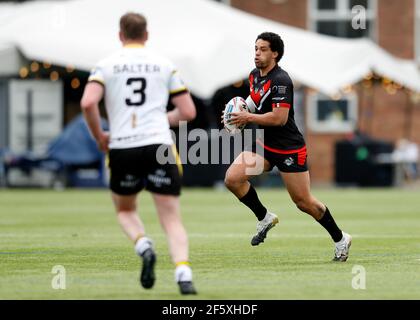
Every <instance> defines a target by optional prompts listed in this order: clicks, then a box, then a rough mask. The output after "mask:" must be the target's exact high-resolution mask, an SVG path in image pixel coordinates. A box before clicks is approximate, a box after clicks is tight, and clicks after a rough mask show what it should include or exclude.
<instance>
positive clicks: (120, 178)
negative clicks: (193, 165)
mask: <svg viewBox="0 0 420 320" xmlns="http://www.w3.org/2000/svg"><path fill="white" fill-rule="evenodd" d="M160 146H162V147H164V148H165V150H166V153H165V154H166V158H167V159H168V160H169V161H168V163H165V164H160V163H159V162H158V160H157V157H156V153H157V150H158V148H159V147H160ZM109 168H110V171H111V182H110V189H111V190H112V191H113V192H115V193H116V194H119V195H132V194H136V193H138V192H139V191H141V190H142V189H143V188H146V190H148V191H150V192H154V193H159V194H167V195H180V193H181V176H182V165H181V162H180V161H179V157H178V153H177V151H176V147H175V145H172V146H170V145H160V144H153V145H149V146H144V147H138V148H130V149H111V150H110V151H109Z"/></svg>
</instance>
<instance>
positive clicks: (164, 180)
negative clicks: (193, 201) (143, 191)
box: [147, 169, 172, 187]
mask: <svg viewBox="0 0 420 320" xmlns="http://www.w3.org/2000/svg"><path fill="white" fill-rule="evenodd" d="M165 176H166V171H165V170H162V169H157V170H156V171H155V174H149V175H148V176H147V179H148V180H149V181H150V182H152V183H153V184H154V185H155V187H161V186H162V185H166V186H169V185H171V183H172V179H171V178H170V177H165Z"/></svg>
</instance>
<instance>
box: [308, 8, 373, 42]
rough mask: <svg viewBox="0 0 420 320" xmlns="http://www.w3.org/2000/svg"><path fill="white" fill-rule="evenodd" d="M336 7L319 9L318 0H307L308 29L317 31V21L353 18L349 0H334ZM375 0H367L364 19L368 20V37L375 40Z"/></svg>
mask: <svg viewBox="0 0 420 320" xmlns="http://www.w3.org/2000/svg"><path fill="white" fill-rule="evenodd" d="M336 3H337V8H336V9H335V10H319V9H318V0H309V1H308V6H309V9H308V29H309V30H312V31H315V32H318V31H317V28H316V24H317V22H318V21H336V20H342V21H347V20H348V21H349V23H351V19H352V18H353V14H352V12H351V9H350V8H349V3H350V0H336ZM377 13H378V2H377V0H368V8H366V19H367V20H368V21H369V22H370V30H369V37H370V39H372V40H374V41H377V39H378V34H377V21H376V20H377V16H378V14H377Z"/></svg>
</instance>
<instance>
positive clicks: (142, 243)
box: [134, 237, 153, 256]
mask: <svg viewBox="0 0 420 320" xmlns="http://www.w3.org/2000/svg"><path fill="white" fill-rule="evenodd" d="M152 247H153V242H152V240H151V239H149V238H147V237H141V238H140V239H139V240H137V242H136V245H135V246H134V251H135V252H136V253H137V254H138V255H139V256H141V255H142V254H143V253H144V252H145V251H146V250H147V249H149V248H152Z"/></svg>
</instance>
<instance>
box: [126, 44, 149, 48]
mask: <svg viewBox="0 0 420 320" xmlns="http://www.w3.org/2000/svg"><path fill="white" fill-rule="evenodd" d="M124 48H144V45H142V44H140V43H129V44H126V45H125V46H124Z"/></svg>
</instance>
